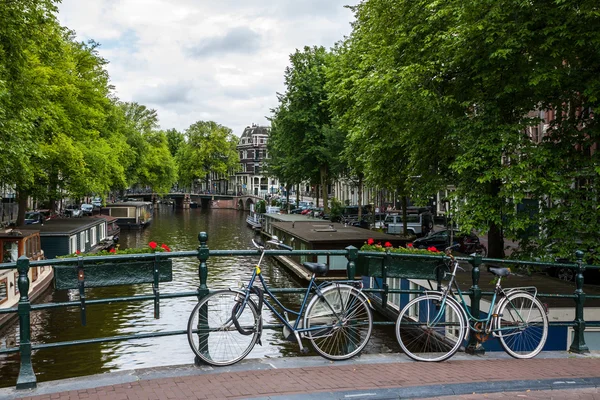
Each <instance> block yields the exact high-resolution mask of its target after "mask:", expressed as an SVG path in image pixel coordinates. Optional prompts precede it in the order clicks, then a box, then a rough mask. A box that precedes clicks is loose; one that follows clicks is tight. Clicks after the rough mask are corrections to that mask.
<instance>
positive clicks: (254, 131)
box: [239, 124, 271, 144]
mask: <svg viewBox="0 0 600 400" xmlns="http://www.w3.org/2000/svg"><path fill="white" fill-rule="evenodd" d="M270 130H271V128H270V127H268V126H258V125H254V124H253V125H252V126H247V127H246V129H244V132H243V133H242V136H240V142H239V144H242V143H244V142H243V140H247V139H250V143H252V136H254V135H265V136H269V132H270ZM245 144H248V143H247V142H246V143H245Z"/></svg>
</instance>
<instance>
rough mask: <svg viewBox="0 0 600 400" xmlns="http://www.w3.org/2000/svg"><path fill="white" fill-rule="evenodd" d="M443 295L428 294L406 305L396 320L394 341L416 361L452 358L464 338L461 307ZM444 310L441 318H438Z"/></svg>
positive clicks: (464, 324)
mask: <svg viewBox="0 0 600 400" xmlns="http://www.w3.org/2000/svg"><path fill="white" fill-rule="evenodd" d="M442 297H443V296H442V294H437V293H427V294H425V295H423V296H419V297H416V298H414V299H412V300H411V301H409V302H408V304H407V305H406V306H404V308H403V309H402V311H401V312H400V314H399V315H398V319H397V320H396V339H398V343H399V344H400V347H401V348H402V350H403V351H404V353H405V354H406V355H407V356H409V357H410V358H412V359H413V360H415V361H425V362H439V361H444V360H447V359H448V358H450V357H452V356H453V355H454V354H455V353H456V352H457V351H458V349H459V348H460V346H461V345H462V343H463V340H464V339H465V335H466V329H467V327H466V320H465V316H464V311H463V309H462V307H461V306H460V304H458V303H457V302H456V300H454V299H453V298H451V297H447V298H446V303H445V306H444V307H445V309H444V310H440V308H439V304H441V301H442ZM442 311H443V318H441V320H440V321H437V320H436V319H439V318H440V316H441V315H442V314H439V313H440V312H442Z"/></svg>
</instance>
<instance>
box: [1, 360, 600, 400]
mask: <svg viewBox="0 0 600 400" xmlns="http://www.w3.org/2000/svg"><path fill="white" fill-rule="evenodd" d="M599 387H600V354H598V353H593V354H592V355H588V356H579V355H572V354H569V353H566V352H546V353H543V354H541V355H540V356H538V357H537V358H534V359H532V360H515V359H512V358H510V357H508V356H506V355H505V354H504V353H490V354H488V355H485V356H470V355H466V354H457V355H455V356H454V357H453V358H452V359H451V360H449V361H445V362H442V363H418V362H414V361H412V360H409V359H408V358H407V357H406V356H404V355H401V354H388V355H381V354H379V355H364V356H361V357H357V358H355V359H353V360H349V361H344V362H336V363H333V362H330V361H327V360H325V359H322V358H319V357H295V358H274V359H262V360H247V361H243V362H241V363H238V364H236V365H233V366H230V367H223V368H212V367H208V366H204V367H194V366H174V367H164V368H153V369H142V370H132V371H121V372H113V373H107V374H101V375H94V376H89V377H82V378H74V379H67V380H61V381H52V382H43V383H39V384H38V387H37V388H36V389H34V390H26V391H16V390H15V389H13V388H6V389H0V399H18V398H27V399H40V400H41V399H59V400H61V399H117V400H133V399H148V400H150V399H242V398H262V399H357V398H358V399H363V398H365V399H399V398H400V399H407V398H443V399H448V400H450V399H481V398H486V399H509V398H511V399H513V398H537V399H540V398H544V399H555V398H560V399H600V390H599V389H598V388H599Z"/></svg>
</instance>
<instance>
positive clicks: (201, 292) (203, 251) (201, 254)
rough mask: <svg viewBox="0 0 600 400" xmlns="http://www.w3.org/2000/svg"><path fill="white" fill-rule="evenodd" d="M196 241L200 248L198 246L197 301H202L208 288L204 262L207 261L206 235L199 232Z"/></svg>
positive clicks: (206, 268)
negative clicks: (198, 279) (198, 278)
mask: <svg viewBox="0 0 600 400" xmlns="http://www.w3.org/2000/svg"><path fill="white" fill-rule="evenodd" d="M198 240H199V241H200V246H198V260H200V267H199V269H198V275H199V277H200V286H199V287H198V300H200V299H202V298H203V297H204V296H206V295H207V294H208V286H207V285H206V281H207V280H208V267H207V266H206V260H208V245H207V244H206V242H207V241H208V234H207V233H206V232H200V233H199V234H198Z"/></svg>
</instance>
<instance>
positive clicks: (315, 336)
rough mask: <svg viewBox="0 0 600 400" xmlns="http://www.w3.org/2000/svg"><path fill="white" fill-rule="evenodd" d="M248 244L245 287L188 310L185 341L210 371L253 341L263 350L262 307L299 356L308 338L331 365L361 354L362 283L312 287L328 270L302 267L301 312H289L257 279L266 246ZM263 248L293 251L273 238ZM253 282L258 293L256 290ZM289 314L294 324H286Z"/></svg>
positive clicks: (367, 319) (366, 320) (365, 329)
mask: <svg viewBox="0 0 600 400" xmlns="http://www.w3.org/2000/svg"><path fill="white" fill-rule="evenodd" d="M252 243H253V244H254V246H255V247H256V248H257V249H259V250H260V252H261V254H260V259H259V261H258V264H256V266H255V267H254V271H253V272H252V276H251V277H250V280H249V281H248V283H247V284H246V285H242V286H241V288H239V289H234V288H230V289H226V290H221V291H217V292H214V293H212V294H210V295H208V296H206V297H204V298H202V299H200V301H199V302H198V304H196V306H195V307H194V309H193V310H192V313H191V315H190V318H189V321H188V326H187V336H188V341H189V344H190V347H191V348H192V350H193V352H194V353H195V354H196V356H197V357H198V358H199V359H200V360H202V361H204V362H205V363H207V364H210V365H214V366H226V365H231V364H234V363H236V362H238V361H240V360H242V359H243V358H244V357H246V356H247V355H248V354H249V353H250V351H251V350H252V348H253V347H254V345H255V344H256V343H257V342H258V343H259V344H261V345H262V343H261V342H260V337H261V334H262V329H263V324H262V306H263V304H264V305H266V306H267V308H268V309H270V310H271V311H272V312H273V314H274V315H275V317H276V318H277V319H278V320H280V321H281V323H282V324H283V331H284V336H285V337H286V339H288V340H292V341H293V340H296V341H297V342H298V346H299V347H300V351H301V352H302V353H307V352H308V349H307V348H305V347H304V346H303V345H302V339H308V340H309V341H310V343H311V345H312V347H313V348H314V350H315V351H316V352H317V353H318V354H320V355H321V356H323V357H325V358H327V359H330V360H346V359H349V358H351V357H353V356H355V355H357V354H358V353H360V352H361V351H362V350H363V348H364V347H365V345H366V344H367V342H368V340H369V337H370V336H371V331H372V328H373V315H372V312H371V304H370V302H369V300H368V299H367V297H366V296H365V294H364V293H363V292H362V282H361V281H354V280H346V281H336V282H323V283H320V284H317V283H316V282H315V277H316V276H317V274H318V275H323V276H324V275H326V274H327V272H328V270H329V266H328V265H326V264H321V263H313V262H305V263H303V266H304V268H306V269H307V270H308V271H310V272H311V273H312V275H311V279H310V282H309V284H308V288H307V289H306V292H304V297H303V298H302V302H301V306H300V310H299V311H294V310H291V309H288V308H286V307H285V306H284V305H283V304H282V303H281V302H280V301H279V300H278V299H277V297H276V296H275V295H274V294H273V293H272V292H271V290H270V289H269V287H268V285H267V283H266V282H265V280H264V278H263V276H262V274H261V267H260V265H261V263H262V261H263V258H264V256H265V245H264V244H263V243H260V242H257V241H256V240H252ZM267 244H270V245H275V246H277V247H279V248H281V249H286V250H292V248H291V247H290V246H287V245H285V244H283V243H282V242H281V241H279V239H278V238H277V237H275V236H274V237H273V238H272V239H271V240H269V241H267ZM257 279H258V281H260V283H261V284H262V287H263V289H260V288H259V287H258V286H257V285H256V280H257ZM264 294H266V296H265V295H264ZM311 294H312V297H311V298H310V300H309V296H310V295H311ZM271 301H272V302H273V303H271ZM278 309H279V310H280V311H281V312H279V311H278ZM282 314H283V315H282ZM290 314H291V315H292V316H294V317H295V320H290V318H289V315H290Z"/></svg>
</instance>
